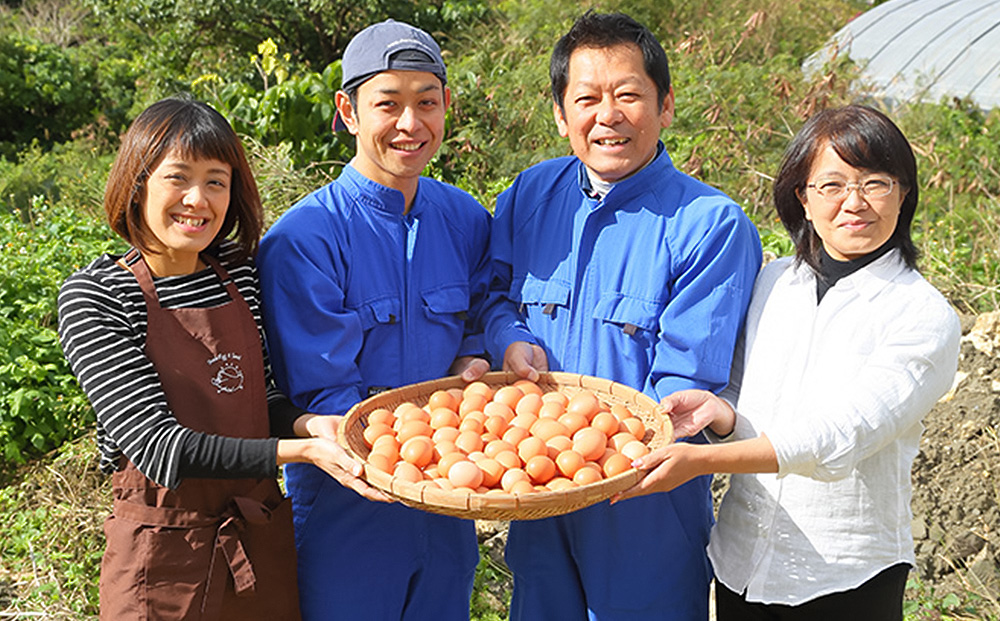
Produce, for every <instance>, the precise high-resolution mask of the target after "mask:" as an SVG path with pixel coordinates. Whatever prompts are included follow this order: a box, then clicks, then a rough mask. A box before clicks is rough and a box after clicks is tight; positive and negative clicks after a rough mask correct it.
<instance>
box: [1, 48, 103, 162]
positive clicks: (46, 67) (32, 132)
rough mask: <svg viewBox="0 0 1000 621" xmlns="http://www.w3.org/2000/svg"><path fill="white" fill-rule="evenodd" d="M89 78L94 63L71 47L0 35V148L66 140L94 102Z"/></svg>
mask: <svg viewBox="0 0 1000 621" xmlns="http://www.w3.org/2000/svg"><path fill="white" fill-rule="evenodd" d="M93 80H94V70H93V68H92V67H90V66H88V65H86V64H84V63H82V62H80V60H79V59H78V58H77V55H76V54H74V53H73V51H72V50H67V49H62V48H60V47H58V46H56V45H52V44H47V43H42V42H39V41H35V40H32V39H28V38H23V37H19V36H16V35H0V118H2V119H3V124H2V125H0V154H4V153H6V154H7V155H10V154H11V153H12V152H13V151H14V150H16V146H15V145H17V144H28V143H30V142H32V141H33V140H38V141H41V142H43V143H45V144H52V143H54V142H60V141H63V140H68V139H69V138H70V134H71V133H72V131H73V130H75V129H77V128H79V127H80V126H81V125H83V124H84V123H85V122H86V121H87V120H88V119H89V118H90V116H91V111H92V109H93V108H94V107H95V105H96V100H97V98H96V94H95V92H94V90H93V89H92V88H91V86H90V85H91V83H92V82H93ZM5 143H6V144H5Z"/></svg>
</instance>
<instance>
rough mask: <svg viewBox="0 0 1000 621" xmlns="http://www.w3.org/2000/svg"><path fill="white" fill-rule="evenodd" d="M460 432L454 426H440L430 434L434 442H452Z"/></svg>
mask: <svg viewBox="0 0 1000 621" xmlns="http://www.w3.org/2000/svg"><path fill="white" fill-rule="evenodd" d="M459 433H461V432H460V431H459V430H458V429H457V428H455V427H442V428H440V429H435V430H434V433H433V434H431V439H432V440H434V443H435V444H437V443H438V442H454V441H455V439H456V438H458V434H459Z"/></svg>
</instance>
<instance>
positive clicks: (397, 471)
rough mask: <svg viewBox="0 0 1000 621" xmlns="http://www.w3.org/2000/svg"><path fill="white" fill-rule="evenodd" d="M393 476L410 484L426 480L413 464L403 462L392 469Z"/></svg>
mask: <svg viewBox="0 0 1000 621" xmlns="http://www.w3.org/2000/svg"><path fill="white" fill-rule="evenodd" d="M392 476H394V477H396V478H398V479H400V480H403V481H408V482H410V483H416V482H418V481H423V480H424V473H423V472H421V471H420V468H419V467H418V466H416V465H415V464H413V463H410V462H406V461H401V462H399V463H397V464H396V465H395V467H393V469H392Z"/></svg>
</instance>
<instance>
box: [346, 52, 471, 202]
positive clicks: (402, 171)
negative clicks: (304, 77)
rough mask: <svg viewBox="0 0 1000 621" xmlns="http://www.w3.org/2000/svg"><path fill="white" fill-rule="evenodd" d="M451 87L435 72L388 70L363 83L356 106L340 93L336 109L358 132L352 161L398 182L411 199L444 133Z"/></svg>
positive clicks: (378, 177) (393, 184)
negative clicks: (443, 83) (442, 82)
mask: <svg viewBox="0 0 1000 621" xmlns="http://www.w3.org/2000/svg"><path fill="white" fill-rule="evenodd" d="M450 101H451V92H450V91H449V90H448V89H447V88H444V87H442V85H441V80H440V79H438V77H437V76H435V75H434V74H433V73H428V72H423V71H396V70H390V71H383V72H382V73H379V74H377V75H375V76H374V77H372V78H371V79H369V80H368V81H366V82H364V83H362V84H361V86H359V87H358V91H357V106H352V105H351V102H350V99H349V98H348V97H347V94H346V93H344V92H343V91H341V92H338V93H337V110H338V111H339V112H340V116H341V118H342V119H343V121H344V124H345V125H346V126H347V129H348V131H350V132H351V133H352V134H353V135H354V136H355V137H356V138H357V155H356V156H355V158H354V160H353V166H354V167H355V168H356V169H357V170H358V172H360V173H361V174H363V175H364V176H366V177H368V178H369V179H371V180H373V181H376V182H378V183H380V184H382V185H384V186H388V187H390V188H395V189H397V190H400V191H401V192H403V194H404V196H406V199H407V200H406V204H407V206H409V205H410V203H411V202H412V199H413V195H414V194H415V192H416V188H417V181H418V180H419V178H420V174H421V173H422V172H423V170H424V168H425V167H426V166H427V163H428V162H430V160H431V158H432V157H434V154H435V153H437V150H438V147H440V146H441V140H442V139H443V137H444V117H445V109H446V108H447V107H448V104H449V103H450Z"/></svg>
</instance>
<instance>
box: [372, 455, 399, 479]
mask: <svg viewBox="0 0 1000 621" xmlns="http://www.w3.org/2000/svg"><path fill="white" fill-rule="evenodd" d="M368 463H369V464H371V465H372V466H374V467H376V468H378V469H379V470H381V471H382V472H385V473H386V474H392V467H393V465H394V462H392V461H391V460H390V459H389V458H388V457H387V456H385V455H383V454H382V453H375V452H373V453H371V454H370V455H368Z"/></svg>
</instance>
